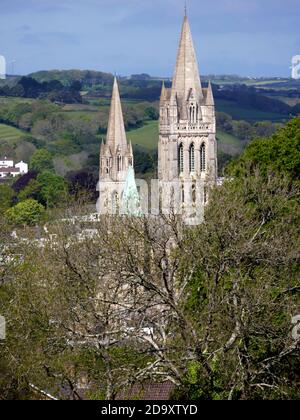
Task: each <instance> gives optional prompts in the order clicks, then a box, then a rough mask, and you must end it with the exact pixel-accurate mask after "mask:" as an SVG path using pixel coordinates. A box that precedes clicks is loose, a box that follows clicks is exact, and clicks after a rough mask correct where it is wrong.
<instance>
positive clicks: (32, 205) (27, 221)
mask: <svg viewBox="0 0 300 420" xmlns="http://www.w3.org/2000/svg"><path fill="white" fill-rule="evenodd" d="M44 214H45V211H44V207H43V206H42V205H41V204H40V203H38V202H37V201H36V200H32V199H30V200H25V201H22V202H21V203H18V204H17V205H15V206H14V207H12V208H10V209H8V210H7V211H6V213H5V216H6V219H7V221H8V222H9V223H10V224H12V225H20V226H22V225H36V224H37V223H39V222H40V221H41V220H42V219H43V217H44Z"/></svg>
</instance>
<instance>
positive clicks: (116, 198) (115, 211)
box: [112, 191, 119, 214]
mask: <svg viewBox="0 0 300 420" xmlns="http://www.w3.org/2000/svg"><path fill="white" fill-rule="evenodd" d="M118 213H119V194H118V193H117V192H116V191H115V192H113V194H112V214H118Z"/></svg>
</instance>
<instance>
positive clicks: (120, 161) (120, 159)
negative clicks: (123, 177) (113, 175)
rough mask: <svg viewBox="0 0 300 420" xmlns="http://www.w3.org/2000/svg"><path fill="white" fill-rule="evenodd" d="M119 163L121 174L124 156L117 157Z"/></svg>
mask: <svg viewBox="0 0 300 420" xmlns="http://www.w3.org/2000/svg"><path fill="white" fill-rule="evenodd" d="M117 162H118V165H117V166H118V172H121V170H122V156H118V157H117Z"/></svg>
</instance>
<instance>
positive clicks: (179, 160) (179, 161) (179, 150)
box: [178, 143, 184, 174]
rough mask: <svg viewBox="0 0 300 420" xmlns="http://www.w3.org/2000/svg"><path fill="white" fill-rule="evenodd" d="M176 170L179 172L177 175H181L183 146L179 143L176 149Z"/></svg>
mask: <svg viewBox="0 0 300 420" xmlns="http://www.w3.org/2000/svg"><path fill="white" fill-rule="evenodd" d="M178 170H179V174H182V172H183V170H184V166H183V144H182V143H181V145H180V146H179V149H178Z"/></svg>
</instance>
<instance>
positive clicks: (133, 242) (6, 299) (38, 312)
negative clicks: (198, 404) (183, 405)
mask: <svg viewBox="0 0 300 420" xmlns="http://www.w3.org/2000/svg"><path fill="white" fill-rule="evenodd" d="M47 106H50V105H49V104H47ZM51 106H52V105H51ZM226 173H227V176H228V180H227V181H226V182H225V184H224V185H223V186H222V187H218V188H215V189H214V190H213V191H212V196H211V198H210V202H209V205H208V206H207V208H206V212H205V221H204V223H203V224H202V225H201V226H199V227H193V228H191V227H187V226H185V225H184V224H183V223H182V221H181V219H180V218H178V217H175V216H173V215H170V216H168V217H163V216H161V217H157V218H155V219H154V218H152V219H148V218H147V217H140V218H124V217H123V218H120V219H119V218H109V217H106V218H104V217H103V218H102V219H101V222H100V223H94V224H92V225H91V224H89V223H87V222H83V221H81V222H80V221H78V223H76V224H74V223H72V222H68V217H69V216H70V215H73V214H74V213H76V214H81V213H84V212H85V208H84V207H82V206H83V205H84V204H85V203H86V192H87V191H88V190H89V188H88V184H89V182H90V180H89V179H88V178H85V182H86V184H85V183H81V180H80V182H79V180H78V179H77V181H78V182H77V181H76V176H77V175H78V174H74V178H73V179H72V180H70V181H71V182H69V183H68V182H66V180H65V179H64V178H62V177H59V176H58V175H57V174H56V173H55V169H54V166H53V155H52V154H51V152H50V151H49V150H47V149H44V148H43V149H37V151H35V152H34V154H33V156H32V159H31V172H30V173H29V174H28V175H26V177H23V178H20V179H18V180H17V181H16V182H15V183H13V184H12V185H11V186H10V185H8V184H6V185H4V186H0V189H1V192H0V212H1V218H0V237H1V241H0V254H1V262H0V297H1V299H0V313H1V314H3V315H4V316H5V317H6V319H7V320H8V326H7V327H8V335H7V339H6V341H5V342H3V343H1V354H0V366H1V369H0V372H1V373H0V398H2V399H17V398H21V399H31V398H36V397H37V393H36V390H35V392H34V393H33V388H32V385H34V386H35V387H37V388H38V389H43V390H47V391H48V392H51V393H52V394H53V395H54V396H55V397H57V398H62V399H81V398H87V399H114V398H116V397H118V395H120V393H121V392H124V389H125V390H126V389H130V388H131V387H132V386H133V385H134V384H140V383H143V381H148V380H152V381H155V382H159V381H164V380H170V381H172V382H173V384H174V393H173V398H178V399H191V400H202V399H209V400H219V399H229V400H248V399H283V400H284V399H285V400H288V399H299V398H300V394H299V389H300V376H299V372H300V365H299V362H300V357H299V356H300V352H299V351H300V341H299V339H298V340H297V335H296V336H295V335H293V334H292V331H293V329H294V327H295V326H294V325H293V324H292V322H291V321H292V318H293V317H295V316H296V315H299V303H300V300H299V291H300V283H299V249H300V248H299V245H300V244H299V237H300V236H299V226H300V223H299V222H300V221H299V215H300V212H299V174H300V118H299V117H298V118H295V119H292V120H291V121H290V122H288V123H287V124H286V126H285V127H283V128H280V129H278V130H277V131H276V132H275V133H273V134H272V135H270V136H267V137H260V138H257V139H255V140H252V141H250V143H249V144H248V146H247V147H246V149H245V151H244V152H243V153H242V155H241V156H240V157H239V158H238V159H236V160H234V161H232V162H231V163H230V164H229V165H228V166H227V169H226ZM74 186H77V187H76V188H75V189H74ZM91 229H93V234H91ZM12 230H14V231H15V232H14V234H13V236H11V232H12ZM83 232H86V234H83ZM41 238H43V240H42V241H41ZM170 238H171V239H170ZM82 384H84V385H85V386H83V385H82ZM141 397H142V395H136V396H135V398H137V399H138V398H141Z"/></svg>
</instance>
